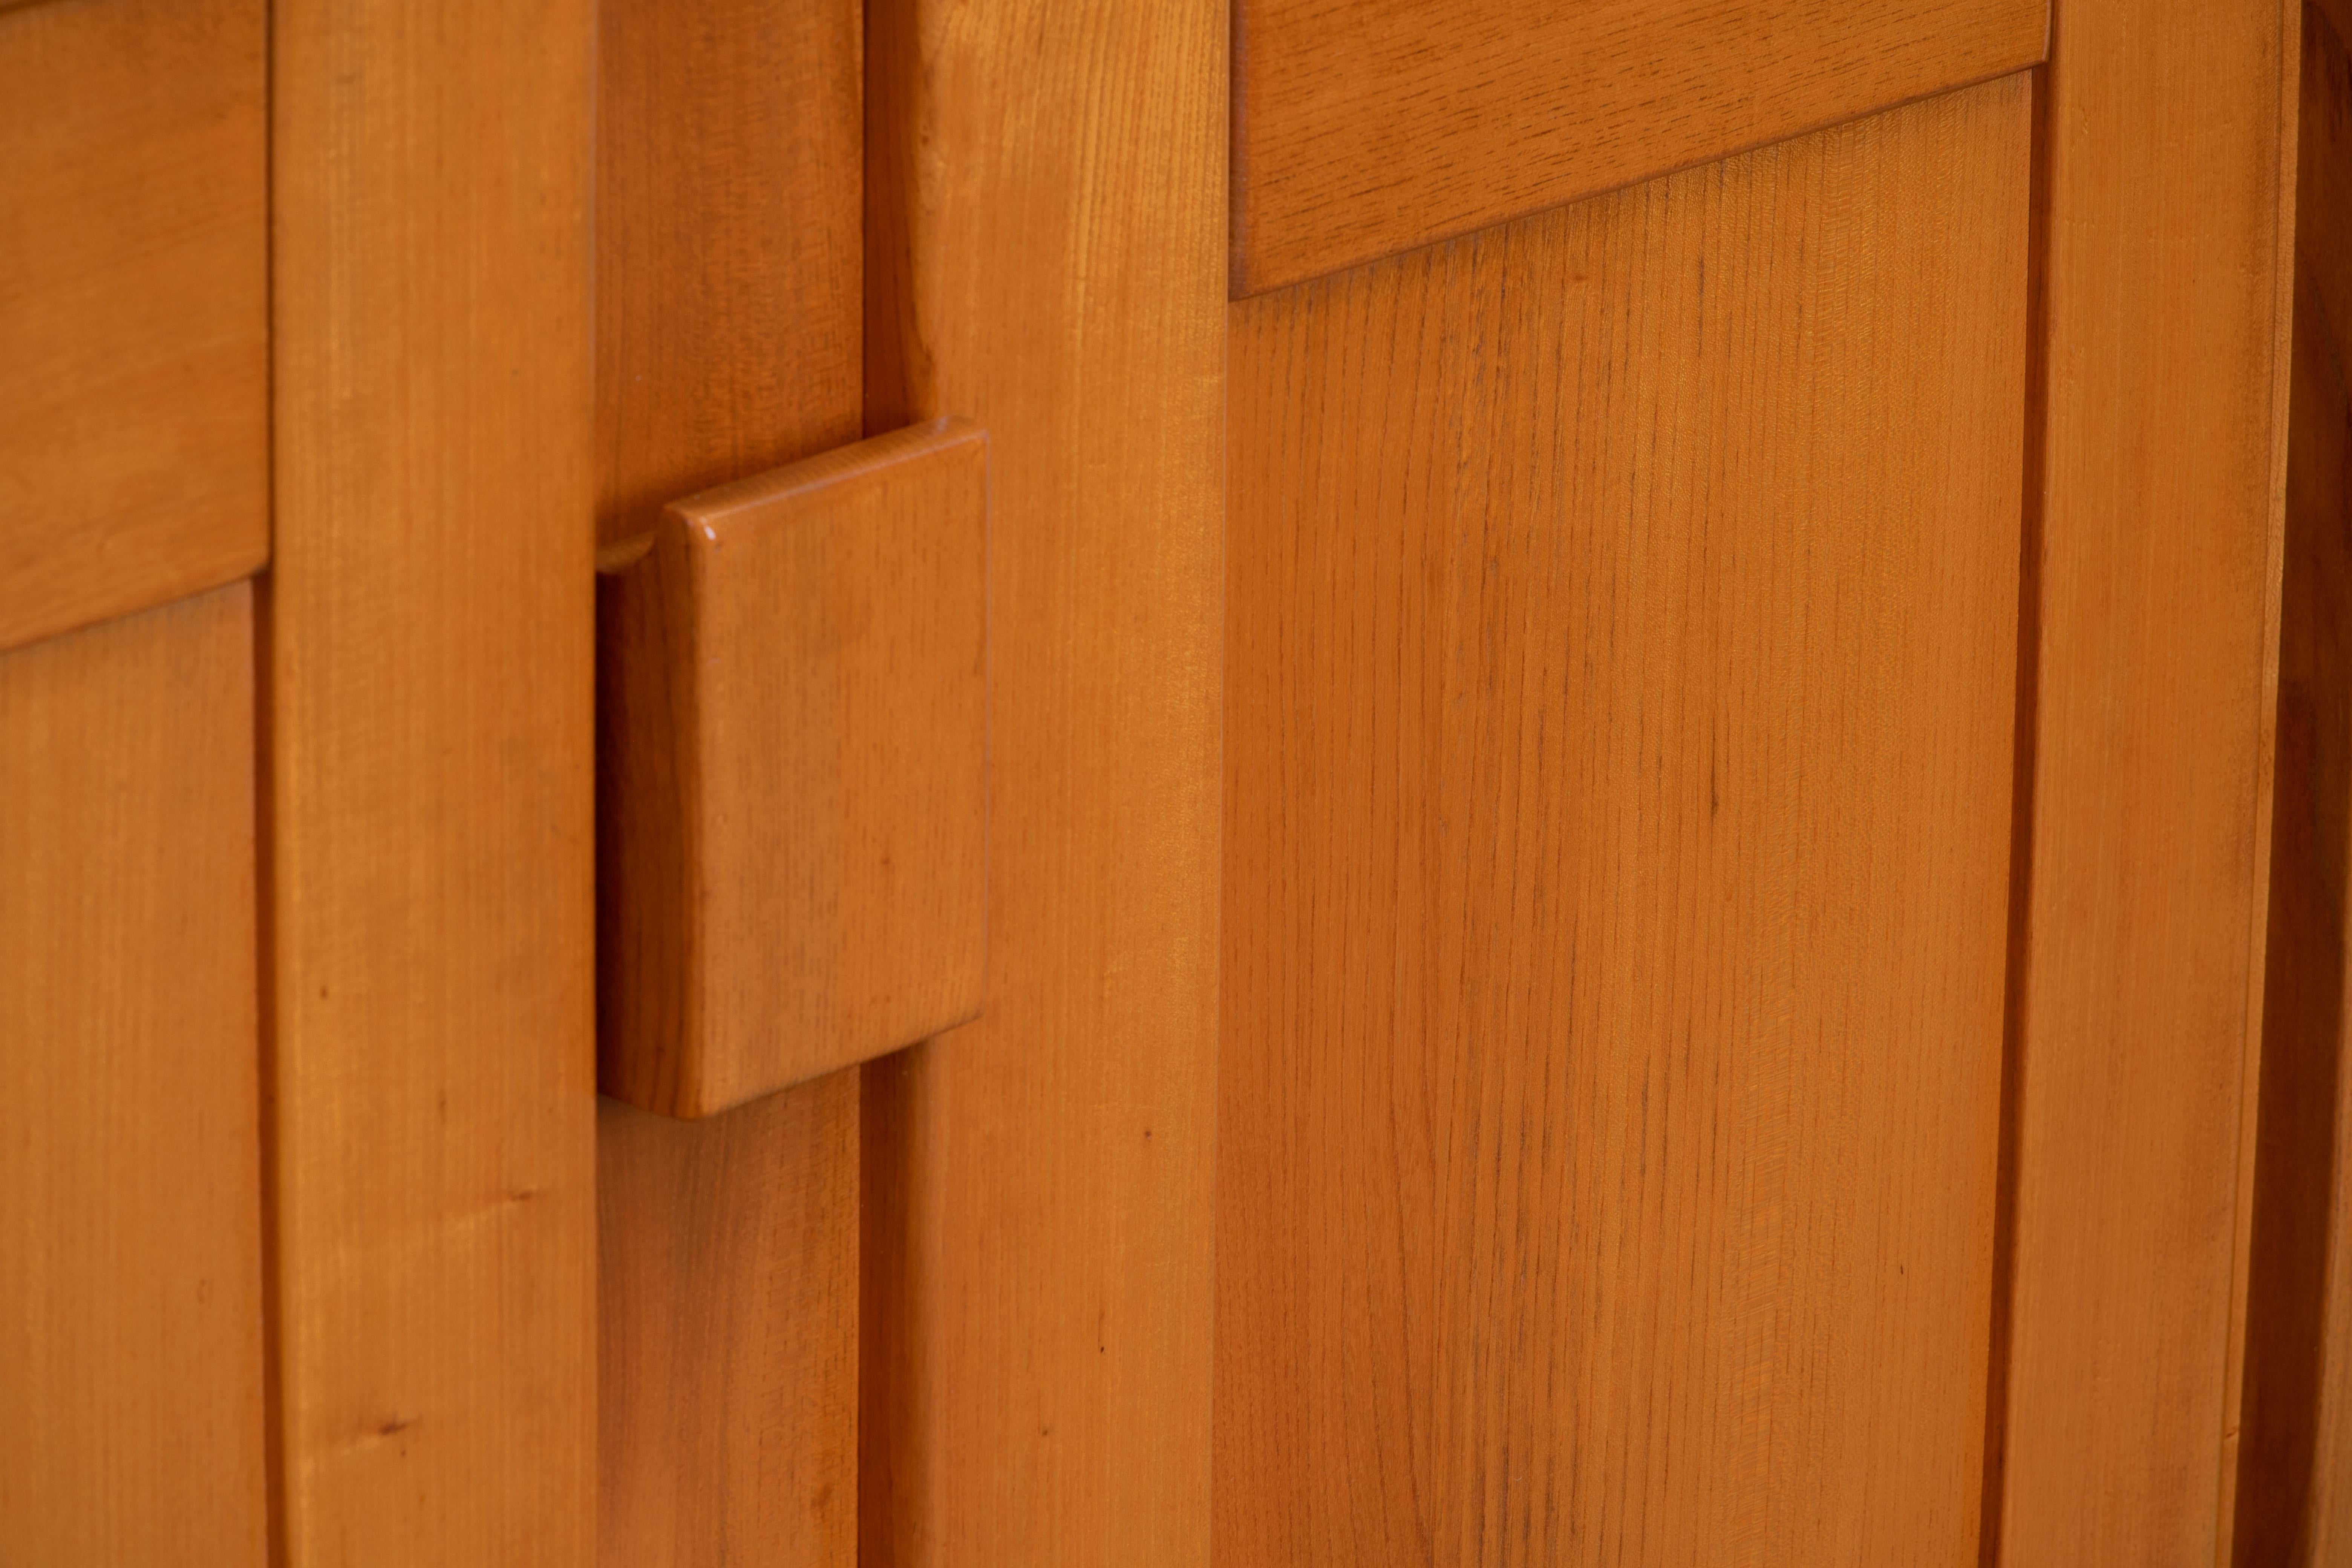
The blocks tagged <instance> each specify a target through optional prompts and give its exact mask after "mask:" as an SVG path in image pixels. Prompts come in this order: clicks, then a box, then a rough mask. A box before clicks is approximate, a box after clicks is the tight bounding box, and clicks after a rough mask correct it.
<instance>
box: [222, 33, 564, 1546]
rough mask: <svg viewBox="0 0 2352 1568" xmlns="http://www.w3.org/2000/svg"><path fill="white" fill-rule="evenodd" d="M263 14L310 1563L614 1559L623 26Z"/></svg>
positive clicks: (279, 761)
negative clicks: (605, 1513)
mask: <svg viewBox="0 0 2352 1568" xmlns="http://www.w3.org/2000/svg"><path fill="white" fill-rule="evenodd" d="M272 22H273V27H274V37H275V47H274V54H273V88H272V102H273V146H274V149H275V153H274V157H273V164H272V166H273V177H274V197H275V211H274V218H273V223H274V246H275V251H274V258H275V266H274V306H273V309H274V357H275V364H276V377H275V396H276V425H275V428H276V471H277V503H278V517H277V521H278V536H277V554H276V558H275V562H274V567H273V574H272V576H273V581H272V585H271V591H270V592H271V603H270V616H269V647H268V671H269V683H270V684H269V724H270V733H269V751H268V754H269V813H270V816H269V821H270V823H271V830H270V831H271V840H270V856H271V863H272V883H271V888H270V895H269V896H270V900H271V921H270V924H271V927H272V931H273V962H272V966H271V973H270V984H269V995H270V998H271V1008H272V1014H273V1016H272V1028H273V1037H274V1061H273V1064H272V1072H271V1078H270V1082H271V1086H272V1089H273V1090H274V1094H275V1107H274V1122H273V1132H274V1140H275V1147H274V1167H273V1173H274V1183H275V1190H274V1213H275V1221H276V1257H277V1264H276V1268H277V1278H276V1281H275V1290H276V1313H277V1316H276V1323H277V1352H278V1371H279V1380H280V1411H279V1428H280V1436H281V1447H282V1465H283V1473H282V1476H281V1478H280V1490H281V1494H282V1506H283V1515H284V1517H283V1522H282V1528H283V1531H284V1551H285V1556H286V1560H287V1562H288V1563H289V1564H292V1565H295V1568H302V1565H307V1564H312V1563H337V1564H358V1563H383V1564H387V1565H390V1564H395V1563H397V1564H412V1563H438V1564H445V1565H449V1568H457V1565H460V1564H473V1563H481V1564H492V1563H496V1564H500V1565H502V1568H503V1565H510V1564H518V1563H544V1564H564V1565H579V1564H585V1563H587V1562H588V1561H589V1560H590V1557H591V1553H592V1552H593V1541H594V1515H595V1499H594V1484H595V1472H594V1444H595V1409H594V1392H595V1384H594V1378H595V1363H594V1360H593V1357H594V1354H595V1345H594V1338H593V1331H594V1312H595V1302H594V1296H593V1292H594V1289H595V1275H594V1267H595V1264H594V1252H593V1243H594V1237H593V1226H594V1223H595V1208H594V1194H593V1183H594V1179H595V1169H594V1143H593V1138H594V1125H595V1123H594V1100H593V1037H592V1029H593V1021H592V1007H591V992H592V984H591V983H592V974H591V964H592V957H593V906H592V898H593V893H592V888H591V878H592V875H593V847H592V840H593V834H592V824H591V820H590V796H591V780H592V774H593V727H592V712H593V708H592V704H593V695H592V680H593V668H592V660H591V642H590V638H591V636H592V630H593V590H592V586H591V584H592V577H593V565H592V562H593V508H592V499H593V489H592V480H593V474H592V466H591V460H590V450H589V442H590V437H591V429H592V426H593V406H592V395H591V389H590V379H589V363H588V345H589V331H590V325H591V321H590V302H589V295H588V289H589V277H590V267H591V258H590V254H589V243H590V235H589V226H588V214H589V198H590V186H591V168H590V163H591V138H592V125H591V120H590V92H591V86H592V77H593V67H592V63H591V51H592V47H593V9H592V7H591V6H590V5H588V3H587V0H515V3H513V4H500V5H472V4H467V3H463V0H430V3H427V4H422V5H419V4H415V3H412V0H359V3H356V4H343V3H334V4H330V3H329V0H278V3H277V4H275V5H273V7H272Z"/></svg>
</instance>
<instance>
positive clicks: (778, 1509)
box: [596, 1073, 858, 1568]
mask: <svg viewBox="0 0 2352 1568" xmlns="http://www.w3.org/2000/svg"><path fill="white" fill-rule="evenodd" d="M857 1085H858V1080H857V1075H856V1073H835V1074H834V1075H833V1076H832V1077H830V1078H826V1079H820V1080H819V1081H818V1082H815V1083H813V1084H809V1085H807V1086H805V1087H804V1088H803V1089H798V1090H796V1091H794V1092H792V1093H788V1094H776V1095H770V1096H768V1097H767V1098H766V1099H763V1100H757V1101H754V1102H753V1103H751V1104H750V1105H747V1106H744V1107H742V1108H741V1109H740V1110H731V1111H729V1112H728V1113H727V1114H726V1115H724V1116H719V1117H714V1118H712V1119H710V1120H709V1121H697V1122H681V1121H672V1120H670V1119H669V1118H667V1117H664V1116H656V1115H653V1114H650V1113H648V1112H646V1111H643V1110H635V1109H634V1108H632V1107H630V1106H626V1105H623V1104H620V1103H619V1102H617V1101H614V1100H606V1101H604V1105H603V1107H602V1109H601V1110H600V1112H599V1115H598V1125H597V1137H596V1155H597V1161H598V1163H599V1165H600V1167H601V1169H602V1170H603V1171H604V1173H607V1176H608V1179H606V1180H604V1181H603V1182H602V1183H601V1184H600V1185H599V1186H598V1189H597V1206H598V1211H599V1212H598V1221H597V1223H598V1228H599V1232H600V1234H601V1236H602V1237H603V1242H602V1254H601V1256H602V1259H603V1265H604V1271H605V1277H606V1278H605V1285H604V1304H605V1310H604V1321H603V1325H602V1333H603V1336H604V1354H603V1357H602V1359H601V1361H600V1362H599V1363H598V1364H599V1367H600V1369H601V1372H602V1373H603V1382H602V1385H601V1387H600V1388H599V1390H598V1393H599V1395H600V1405H601V1412H602V1414H601V1420H602V1423H603V1427H604V1436H603V1443H602V1447H601V1452H602V1456H603V1465H602V1469H601V1472H600V1475H599V1485H598V1492H597V1508H598V1510H599V1512H600V1514H601V1516H602V1521H603V1523H602V1531H601V1540H602V1544H601V1547H600V1555H601V1557H602V1559H603V1561H604V1562H606V1563H616V1564H618V1563H625V1564H628V1565H630V1568H671V1565H675V1568H714V1565H717V1564H762V1563H774V1564H778V1565H780V1568H825V1565H827V1564H831V1565H835V1568H846V1565H847V1564H848V1563H850V1562H851V1561H853V1560H854V1557H855V1552H854V1550H853V1547H854V1542H855V1541H856V1520H857V1409H856V1390H857V1366H856V1359H857V1268H856V1262H857V1204H856V1191H857V1187H856V1180H857V1131H858V1119H857Z"/></svg>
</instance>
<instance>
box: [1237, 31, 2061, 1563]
mask: <svg viewBox="0 0 2352 1568" xmlns="http://www.w3.org/2000/svg"><path fill="white" fill-rule="evenodd" d="M2028 132H2029V91H2028V79H2027V78H2026V77H2024V76H2022V75H2020V76H2012V77H2010V78H2006V79H2001V80H1999V81H1996V82H1993V83H1990V84H1987V85H1984V86H1980V87H1977V88H1973V89H1968V90H1966V91H1963V92H1959V93H1956V94H1953V95H1950V96H1948V97H1944V98H1939V99H1936V100H1930V101H1927V102H1925V103H1922V104H1919V105H1916V106H1913V107H1910V108H1906V109H1902V110H1895V111H1893V112H1890V113H1888V114H1885V115H1882V116H1878V117H1875V118H1873V119H1869V120H1864V121H1858V122H1855V123H1853V124H1851V125H1848V126H1844V127H1842V128H1839V129H1837V130H1833V131H1830V132H1822V133H1818V134H1815V135H1811V136H1808V137H1805V138H1803V139H1801V140H1798V141H1794V142H1786V143H1782V144H1780V145H1778V146H1775V147H1771V148H1769V149H1765V150H1763V151H1760V152H1757V153H1748V154H1743V155H1741V156H1738V157H1735V158H1732V159H1730V160H1728V161H1727V162H1725V163H1720V164H1718V165H1716V166H1713V167H1710V168H1706V169H1700V170H1696V171H1692V172H1690V173H1686V174H1677V175H1675V176H1672V177H1670V178H1667V179H1664V180H1662V181H1659V182H1655V183H1653V184H1646V185H1643V186H1639V187H1636V188H1634V189H1632V190H1629V191H1625V192H1622V193H1620V194H1617V195H1610V196H1607V197H1603V198H1601V199H1599V200H1596V201H1591V202H1588V203H1584V204H1580V205H1575V206H1571V207H1570V208H1567V209H1565V210H1564V211H1561V212H1559V213H1555V214H1550V215H1548V216H1542V217H1539V218H1534V219H1528V220H1524V221H1521V222H1519V223H1516V224H1513V225H1510V226H1505V227H1501V228H1496V229H1492V230H1488V231H1486V232H1485V233H1482V234H1480V235H1477V236H1475V237H1470V238H1467V239H1463V240H1457V241H1454V242H1452V243H1450V244H1447V245H1444V246H1439V247H1433V248H1429V249H1425V250H1422V251H1418V252H1414V253H1412V254H1410V255H1407V256H1404V257H1401V258H1394V259H1391V260H1389V261H1383V262H1381V263H1377V264H1375V265H1372V266H1370V267H1367V268H1360V269H1358V270H1355V271H1351V272H1348V273H1343V274H1341V275H1339V276H1338V277H1334V278H1331V279H1324V280H1321V281H1318V282H1314V283H1310V284H1307V285H1304V286H1301V287H1298V288H1295V289H1287V290H1284V291H1281V292H1279V293H1275V294H1269V295H1265V296H1261V297H1259V298H1257V299H1254V300H1246V301H1244V302H1242V303H1240V304H1237V305H1235V306H1234V307H1233V313H1232V330H1233V349H1232V362H1231V375H1232V386H1233V411H1232V417H1231V422H1230V428H1231V431H1232V443H1233V445H1232V458H1231V469H1230V474H1231V478H1230V480H1229V485H1230V489H1229V492H1228V493H1229V497H1230V501H1229V508H1230V510H1229V517H1230V526H1231V535H1230V549H1231V557H1230V562H1229V566H1228V571H1227V576H1226V583H1227V595H1228V598H1227V605H1228V608H1227V626H1228V643H1227V660H1228V666H1227V681H1226V693H1227V696H1226V753H1225V802H1226V845H1225V856H1224V866H1225V890H1224V897H1225V905H1224V908H1225V921H1224V955H1225V971H1224V986H1225V991H1224V1013H1223V1016H1224V1025H1223V1054H1222V1058H1221V1063H1220V1087H1219V1130H1218V1133H1219V1151H1220V1167H1219V1177H1218V1229H1217V1292H1218V1297H1217V1331H1218V1338H1217V1360H1216V1376H1217V1413H1216V1475H1217V1490H1216V1552H1215V1556H1216V1560H1217V1561H1219V1562H1226V1563H1254V1564H1269V1565H1279V1564H1307V1563H1347V1562H1388V1561H1396V1560H1399V1559H1401V1558H1402V1557H1410V1558H1411V1559H1412V1560H1413V1561H1415V1562H1426V1563H1443V1564H1475V1563H1485V1564H1497V1565H1500V1564H1529V1565H1533V1564H1567V1563H1655V1564H1663V1563H1770V1564H1787V1565H1790V1568H1798V1565H1802V1564H1813V1563H1948V1564H1959V1563H1973V1562H1974V1561H1975V1555H1976V1552H1975V1536H1976V1529H1977V1512H1978V1468H1977V1467H1978V1458H1979V1447H1980V1442H1981V1438H1982V1435H1983V1426H1982V1424H1983V1402H1984V1387H1985V1384H1984V1378H1985V1354H1986V1334H1987V1321H1988V1316H1989V1310H1990V1278H1991V1267H1992V1217H1993V1201H1994V1176H1995V1152H1996V1142H1997V1121H1998V1097H1999V1096H1998V1091H1999V1081H2000V1052H2001V994H2002V974H2003V968H2004V948H2005V942H2006V930H2007V919H2006V908H2007V905H2006V899H2007V874H2008V859H2009V837H2010V800H2011V788H2010V785H2011V768H2010V746H2011V712H2012V701H2013V695H2014V677H2013V665H2012V660H2013V656H2014V648H2015V621H2014V617H2015V613H2016V567H2017V558H2018V557H2017V552H2018V528H2019V500H2020V486H2021V451H2020V443H2019V440H2018V433H2019V428H2020V418H2021V408H2022V398H2023V385H2024V366H2023V353H2024V320H2025V306H2026V271H2025V240H2026V217H2027V195H2028Z"/></svg>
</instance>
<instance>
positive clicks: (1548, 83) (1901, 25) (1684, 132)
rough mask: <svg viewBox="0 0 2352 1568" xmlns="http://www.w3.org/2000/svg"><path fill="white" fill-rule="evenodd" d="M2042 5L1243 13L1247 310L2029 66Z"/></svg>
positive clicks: (1709, 3)
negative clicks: (1253, 303) (1432, 245)
mask: <svg viewBox="0 0 2352 1568" xmlns="http://www.w3.org/2000/svg"><path fill="white" fill-rule="evenodd" d="M2048 30H2049V11H2048V5H2047V0H1906V4H1902V5H1853V4H1851V3H1850V0H1801V3H1800V4H1796V5H1788V4H1776V3H1772V0H1668V3H1665V4H1660V3H1658V0H1600V3H1598V4H1582V5H1552V6H1536V7H1530V6H1527V5H1516V4H1512V3H1510V0H1435V3H1433V0H1234V101H1233V124H1234V131H1233V140H1234V150H1233V163H1234V174H1233V234H1232V244H1233V260H1232V271H1233V278H1232V289H1233V293H1234V298H1236V299H1240V298H1243V297H1244V296H1246V295H1250V294H1255V293H1259V292H1262V291H1263V290H1265V289H1276V288H1280V287H1281V286H1283V285H1284V284H1286V283H1295V282H1297V281H1298V280H1300V279H1306V278H1312V277H1315V276H1318V274H1321V273H1326V272H1331V271H1335V270H1337V269H1338V268H1342V267H1349V266H1353V265H1355V264H1357V263H1359V262H1363V261H1369V260H1371V259H1372V258H1375V257H1381V256H1388V255H1393V254H1394V253H1396V252H1398V251H1401V250H1407V249H1411V248H1412V247H1414V246H1418V245H1425V244H1427V243H1429V242H1430V241H1432V240H1436V239H1444V238H1447V237H1452V236H1454V235H1459V234H1466V233H1468V232H1470V231H1471V230H1473V229H1477V228H1483V227H1485V226H1487V225H1489V224H1494V223H1499V222H1501V221H1503V220H1504V219H1506V218H1512V217H1518V216H1523V215H1525V214H1528V213H1532V212H1538V211H1540V210H1542V209H1543V208H1546V207H1551V206H1558V205H1561V204H1562V203H1565V202H1570V201H1574V200H1576V199H1578V198H1579V197H1582V196H1591V195H1599V194H1600V193H1601V192H1603V191H1607V190H1612V189H1614V188H1616V187H1618V186H1621V185H1629V184H1634V183H1635V182H1637V181H1641V180H1645V179H1649V178H1651V177H1653V176H1654V175H1658V174H1667V173H1670V172H1672V171H1674V170H1676V169H1681V168H1686V167H1689V166H1691V165H1693V164H1696V163H1710V162H1712V161H1714V160H1716V159H1718V158H1722V157H1725V156H1727V155H1728V154H1730V153H1737V152H1739V151H1741V150H1743V149H1745V148H1749V147H1756V146H1760V145H1762V144H1763V143H1765V142H1775V141H1779V140H1780V139H1782V138H1784V137H1789V136H1794V135H1796V134H1798V133H1799V132H1805V131H1811V130H1813V129H1816V128H1818V127H1821V126H1824V125H1830V124H1833V123H1835V122H1837V121H1843V120H1851V119H1853V118H1855V117H1857V116H1860V115H1864V114H1869V113H1872V112H1874V111H1876V110H1883V109H1887V108H1891V107H1892V106H1894V105H1895V104H1898V103H1903V102H1906V101H1908V100H1912V99H1916V98H1922V97H1925V96H1927V95H1928V94H1930V93H1936V92H1942V91H1945V90H1947V89H1951V88H1956V87H1963V86H1966V85H1968V84H1969V83H1970V82H1977V81H1982V80H1985V79H1988V78H1990V77H1994V76H2000V75H2002V74H2004V73H2006V72H2009V71H2012V70H2016V69H2017V68H2020V67H2021V66H2028V65H2032V64H2033V63H2034V62H2035V61H2037V60H2039V59H2041V58H2042V50H2043V47H2044V44H2045V42H2046V39H2047V36H2048Z"/></svg>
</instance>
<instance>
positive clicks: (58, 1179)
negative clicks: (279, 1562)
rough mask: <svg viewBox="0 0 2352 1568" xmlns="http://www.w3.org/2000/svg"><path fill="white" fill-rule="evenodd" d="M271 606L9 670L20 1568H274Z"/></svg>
mask: <svg viewBox="0 0 2352 1568" xmlns="http://www.w3.org/2000/svg"><path fill="white" fill-rule="evenodd" d="M253 723H254V710H253V594H252V590H251V589H250V588H249V587H248V586H247V585H246V584H242V583H238V584H231V585H230V586H228V587H226V588H221V589H216V590H215V591H214V592H212V593H210V594H206V595H203V596H201V597H199V598H195V599H190V600H187V601H184V602H183V603H180V604H175V605H166V606H164V607H163V608H161V609H157V610H151V611H149V612H147V613H146V614H144V615H141V616H129V617H126V618H123V619H121V620H117V621H111V622H109V623H108V624H106V625H104V626H93V627H90V628H89V629H88V630H85V631H80V632H76V633H74V634H72V635H71V636H68V637H58V638H56V639H54V640H52V641H48V642H45V643H42V644H40V645H39V646H37V647H27V648H20V649H18V650H16V652H14V653H10V654H8V655H6V656H5V657H0V1106H5V1108H6V1109H5V1113H0V1121H5V1127H6V1129H7V1131H6V1132H5V1136H0V1323H5V1325H6V1327H5V1330H0V1389H5V1391H6V1393H5V1414H0V1556H5V1558H7V1560H8V1561H10V1562H12V1563H54V1564H58V1565H59V1568H83V1565H89V1568H97V1565H99V1564H102V1563H154V1564H175V1565H177V1564H184V1565H186V1568H212V1565H215V1564H218V1565H220V1568H260V1564H261V1563H262V1560H263V1554H264V1548H265V1544H266V1528H265V1527H266V1522H267V1511H266V1508H265V1503H264V1489H263V1479H264V1471H263V1458H262V1453H263V1444H262V1431H263V1420H262V1408H263V1407H262V1342H261V1196H260V1180H261V1158H260V1154H261V1149H260V1131H259V1128H258V1125H257V1117H258V1112H257V1090H258V1088H259V1078H258V1074H257V1066H258V1063H257V1054H256V1053H257V1033H256V1031H257V1016H256V1013H257V1009H256V995H255V963H254V961H255V886H254V882H255V877H254V748H253Z"/></svg>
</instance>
